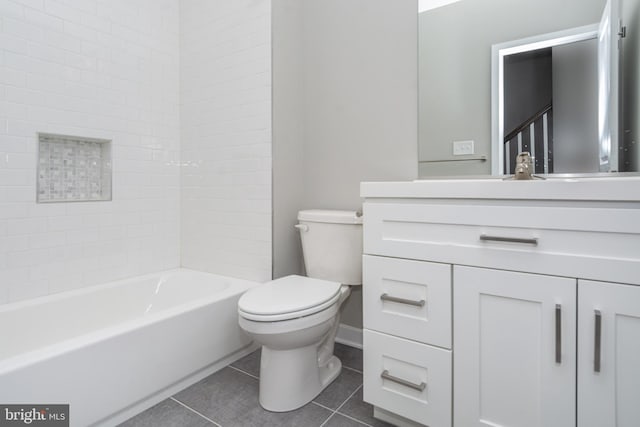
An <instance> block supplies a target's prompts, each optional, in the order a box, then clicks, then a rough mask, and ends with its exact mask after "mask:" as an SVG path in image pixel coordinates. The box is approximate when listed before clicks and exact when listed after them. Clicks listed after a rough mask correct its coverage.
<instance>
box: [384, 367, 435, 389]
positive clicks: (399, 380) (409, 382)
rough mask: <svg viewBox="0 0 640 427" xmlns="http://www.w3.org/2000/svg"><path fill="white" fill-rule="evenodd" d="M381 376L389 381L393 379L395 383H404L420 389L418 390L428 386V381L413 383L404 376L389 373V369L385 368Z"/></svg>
mask: <svg viewBox="0 0 640 427" xmlns="http://www.w3.org/2000/svg"><path fill="white" fill-rule="evenodd" d="M380 377H381V378H383V379H385V380H389V381H393V382H394V383H397V384H400V385H403V386H405V387H409V388H412V389H414V390H418V391H424V389H425V388H426V387H427V383H425V382H421V383H420V384H415V383H412V382H411V381H407V380H403V379H402V378H398V377H394V376H393V375H390V374H389V371H388V370H386V369H385V370H384V371H382V373H381V374H380Z"/></svg>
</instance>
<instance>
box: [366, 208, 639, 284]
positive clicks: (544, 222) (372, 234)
mask: <svg viewBox="0 0 640 427" xmlns="http://www.w3.org/2000/svg"><path fill="white" fill-rule="evenodd" d="M364 230H365V232H364V252H365V253H366V254H370V255H382V256H390V257H397V258H411V259H418V260H420V259H422V260H429V261H435V262H443V263H450V264H461V265H471V266H479V267H489V268H497V269H503V270H514V271H530V272H533V273H542V274H551V275H557V276H566V277H583V278H587V279H594V280H607V281H617V282H621V283H636V282H637V280H638V273H639V272H640V250H639V249H638V248H640V223H639V222H638V221H637V211H635V210H634V209H624V208H599V207H598V208H595V207H580V206H579V205H576V206H553V205H545V204H540V205H530V204H526V203H524V202H520V203H518V201H512V204H510V205H509V206H505V205H503V204H500V203H499V202H495V203H493V204H491V203H490V202H488V201H482V202H477V201H476V202H474V201H466V202H464V201H460V202H454V203H451V202H449V203H443V202H442V201H440V202H438V201H437V200H433V201H429V202H424V203H418V202H416V201H399V202H395V203H384V202H367V203H365V204H364Z"/></svg>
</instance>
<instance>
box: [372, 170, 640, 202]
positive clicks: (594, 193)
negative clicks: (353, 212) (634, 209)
mask: <svg viewBox="0 0 640 427" xmlns="http://www.w3.org/2000/svg"><path fill="white" fill-rule="evenodd" d="M360 196H362V197H365V198H410V199H412V198H430V199H431V198H436V199H494V200H500V199H505V200H514V199H515V200H518V199H520V200H524V199H526V200H583V201H619V202H640V176H637V175H634V176H620V175H618V176H607V177H602V176H597V177H563V176H558V177H551V178H548V179H544V180H542V179H540V180H538V179H536V180H532V181H515V180H504V179H503V178H502V177H490V176H489V177H487V176H485V177H478V178H469V177H465V178H443V179H420V180H415V181H398V182H362V183H361V184H360Z"/></svg>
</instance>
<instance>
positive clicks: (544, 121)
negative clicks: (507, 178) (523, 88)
mask: <svg viewBox="0 0 640 427" xmlns="http://www.w3.org/2000/svg"><path fill="white" fill-rule="evenodd" d="M552 118H553V105H552V104H551V103H550V104H548V105H546V106H544V107H543V108H542V109H540V110H539V111H537V112H536V113H535V114H534V115H532V116H531V117H529V118H528V119H527V120H525V121H524V122H522V123H521V124H520V125H519V126H517V127H516V128H515V129H513V130H512V131H511V132H509V133H508V134H507V135H506V136H505V137H504V147H503V149H504V162H505V164H504V171H505V174H507V175H512V174H513V173H514V170H515V166H516V165H515V163H516V162H515V158H516V157H517V156H518V154H520V153H522V152H523V151H528V152H529V153H531V157H533V159H534V170H535V173H544V174H548V173H552V172H553V159H552V156H551V153H552V151H553V150H552V145H553V130H552V125H551V122H552ZM540 126H541V127H542V132H541V134H542V135H541V136H542V144H541V145H542V147H541V149H539V150H536V142H538V140H536V138H537V137H538V135H536V127H538V128H540ZM538 134H540V132H538ZM527 136H528V142H527V141H526V137H527ZM515 144H517V146H516V145H515ZM512 145H514V146H515V148H516V151H515V152H512V151H513V149H512ZM538 145H540V144H538ZM536 151H538V153H539V154H541V156H536V154H538V153H536ZM540 152H541V153H540Z"/></svg>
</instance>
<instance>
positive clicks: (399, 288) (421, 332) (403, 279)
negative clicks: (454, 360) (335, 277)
mask: <svg viewBox="0 0 640 427" xmlns="http://www.w3.org/2000/svg"><path fill="white" fill-rule="evenodd" d="M362 291H363V306H364V327H365V328H367V329H372V330H375V331H379V332H384V333H388V334H392V335H397V336H399V337H403V338H408V339H411V340H415V341H420V342H423V343H425V344H432V345H437V346H439V347H445V348H451V266H450V265H448V264H436V263H431V262H423V261H411V260H404V259H395V258H384V257H377V256H368V255H365V256H364V259H363V290H362Z"/></svg>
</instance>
